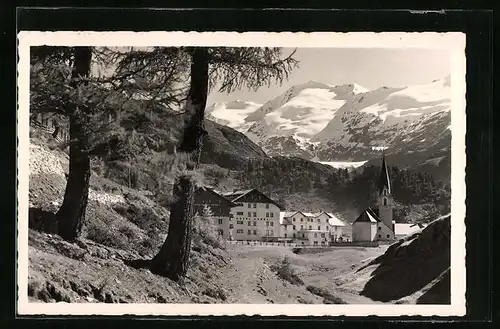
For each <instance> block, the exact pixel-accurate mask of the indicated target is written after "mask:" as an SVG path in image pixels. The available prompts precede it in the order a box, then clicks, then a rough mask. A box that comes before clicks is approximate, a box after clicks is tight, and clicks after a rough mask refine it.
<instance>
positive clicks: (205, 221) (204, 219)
mask: <svg viewBox="0 0 500 329" xmlns="http://www.w3.org/2000/svg"><path fill="white" fill-rule="evenodd" d="M193 235H194V237H195V238H196V237H199V238H200V239H201V241H203V243H205V244H207V245H210V246H212V247H214V248H219V249H224V247H225V246H224V243H223V241H222V239H221V237H220V236H219V235H218V232H217V227H216V226H215V225H214V223H213V215H212V212H211V211H210V208H209V207H208V206H205V207H204V208H203V213H202V214H201V215H199V214H197V215H195V216H194V219H193Z"/></svg>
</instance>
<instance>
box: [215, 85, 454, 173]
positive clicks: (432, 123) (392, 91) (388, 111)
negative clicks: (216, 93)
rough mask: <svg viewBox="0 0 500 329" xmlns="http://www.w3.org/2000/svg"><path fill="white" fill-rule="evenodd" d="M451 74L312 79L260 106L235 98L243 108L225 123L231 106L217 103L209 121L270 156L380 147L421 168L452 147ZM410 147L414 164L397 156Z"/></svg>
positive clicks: (371, 153)
mask: <svg viewBox="0 0 500 329" xmlns="http://www.w3.org/2000/svg"><path fill="white" fill-rule="evenodd" d="M450 80H451V79H450V76H446V77H444V78H441V79H435V80H434V81H432V82H430V83H427V84H420V85H413V86H405V87H385V86H384V87H380V88H376V89H374V90H368V89H366V88H364V87H362V86H359V85H357V84H355V83H352V84H342V85H336V86H334V85H329V84H326V83H322V82H318V81H309V82H306V83H302V84H298V85H295V86H292V87H290V88H288V89H287V90H286V91H285V92H284V93H282V94H280V95H278V96H276V97H274V98H272V99H271V100H269V101H267V102H265V103H264V104H262V105H261V106H260V107H258V108H257V105H258V104H257V103H253V102H247V101H240V102H241V103H242V104H243V103H244V104H247V106H246V107H245V108H244V109H243V110H241V109H240V110H239V111H240V112H239V114H238V115H240V117H239V118H238V120H239V121H238V122H235V121H233V122H228V121H231V120H230V113H231V111H233V110H232V109H231V108H228V107H226V108H224V106H223V105H220V104H219V105H218V106H219V107H218V111H217V113H215V115H211V116H210V119H211V120H213V121H215V122H218V123H220V124H223V125H224V124H226V125H228V126H230V127H232V128H234V129H236V130H238V131H240V132H242V133H244V134H245V135H246V136H247V137H249V138H250V140H252V141H253V142H254V143H256V144H257V145H259V146H260V147H261V148H262V149H263V150H264V151H265V152H266V153H267V154H268V155H270V156H274V155H280V156H282V155H284V156H297V157H301V158H304V159H307V160H312V161H320V162H335V161H355V162H360V161H367V162H370V161H371V160H375V159H378V158H379V157H380V155H381V152H380V149H381V148H385V150H384V152H385V153H386V154H388V155H393V158H394V159H398V160H397V163H395V164H397V165H402V162H406V164H405V165H410V166H420V165H423V164H424V163H427V164H429V162H428V161H429V160H431V159H433V157H434V158H436V157H443V156H447V155H448V153H449V152H450V147H451V144H450V143H449V141H450V139H451V131H450V123H451V108H450V103H451V91H450V87H451V83H450V82H451V81H450ZM233 107H234V106H233ZM208 112H210V113H211V114H213V111H208ZM243 112H245V113H244V114H243ZM225 114H227V116H225ZM245 115H246V116H245ZM412 153H415V154H418V157H417V156H411V157H410V158H411V159H412V162H411V163H407V161H400V160H399V159H402V158H403V157H404V155H405V154H412ZM424 167H429V166H424ZM444 176H446V175H444Z"/></svg>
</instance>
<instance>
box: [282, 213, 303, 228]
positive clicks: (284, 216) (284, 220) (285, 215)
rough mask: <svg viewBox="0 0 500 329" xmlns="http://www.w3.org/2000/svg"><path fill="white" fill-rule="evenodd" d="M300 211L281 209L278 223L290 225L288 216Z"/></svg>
mask: <svg viewBox="0 0 500 329" xmlns="http://www.w3.org/2000/svg"><path fill="white" fill-rule="evenodd" d="M299 212H300V211H281V212H280V224H283V225H291V224H292V222H291V221H290V217H292V216H293V215H295V214H296V213H299Z"/></svg>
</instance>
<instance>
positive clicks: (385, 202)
mask: <svg viewBox="0 0 500 329" xmlns="http://www.w3.org/2000/svg"><path fill="white" fill-rule="evenodd" d="M384 206H387V199H386V198H384Z"/></svg>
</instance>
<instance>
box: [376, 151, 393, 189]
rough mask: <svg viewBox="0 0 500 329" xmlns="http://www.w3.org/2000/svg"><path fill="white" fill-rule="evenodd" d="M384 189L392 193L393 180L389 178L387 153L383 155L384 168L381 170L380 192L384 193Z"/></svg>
mask: <svg viewBox="0 0 500 329" xmlns="http://www.w3.org/2000/svg"><path fill="white" fill-rule="evenodd" d="M384 190H385V191H386V193H387V194H389V195H390V194H391V181H390V179H389V170H388V169H387V164H386V162H385V154H384V155H383V156H382V169H381V170H380V178H379V185H378V193H379V194H382V193H383V192H384Z"/></svg>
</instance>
